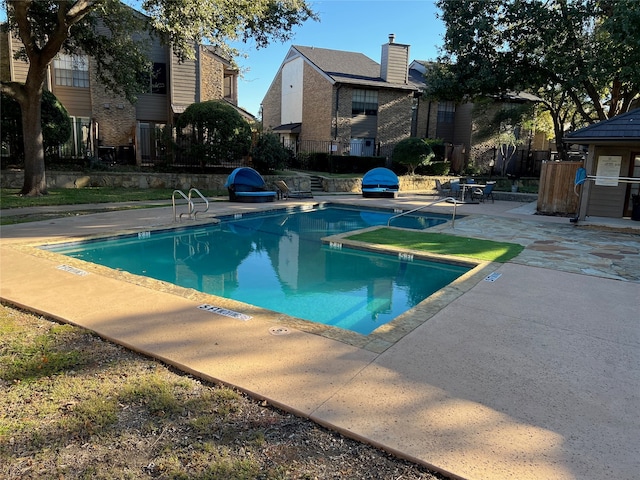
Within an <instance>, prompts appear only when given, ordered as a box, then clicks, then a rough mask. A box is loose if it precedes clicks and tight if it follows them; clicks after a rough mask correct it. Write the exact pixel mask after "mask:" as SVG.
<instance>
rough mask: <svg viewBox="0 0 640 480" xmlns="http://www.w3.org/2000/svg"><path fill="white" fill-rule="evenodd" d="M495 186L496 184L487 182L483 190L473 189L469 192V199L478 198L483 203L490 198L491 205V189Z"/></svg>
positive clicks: (492, 200) (492, 201)
mask: <svg viewBox="0 0 640 480" xmlns="http://www.w3.org/2000/svg"><path fill="white" fill-rule="evenodd" d="M495 186H496V182H487V184H486V185H485V186H484V187H483V188H474V189H473V190H472V191H471V198H472V199H473V198H475V197H478V199H479V200H480V201H481V202H484V201H485V200H486V199H487V198H489V197H491V203H494V199H493V188H494V187H495Z"/></svg>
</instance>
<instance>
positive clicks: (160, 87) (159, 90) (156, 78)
mask: <svg viewBox="0 0 640 480" xmlns="http://www.w3.org/2000/svg"><path fill="white" fill-rule="evenodd" d="M151 93H155V94H158V95H166V94H167V64H166V63H154V64H153V74H152V76H151Z"/></svg>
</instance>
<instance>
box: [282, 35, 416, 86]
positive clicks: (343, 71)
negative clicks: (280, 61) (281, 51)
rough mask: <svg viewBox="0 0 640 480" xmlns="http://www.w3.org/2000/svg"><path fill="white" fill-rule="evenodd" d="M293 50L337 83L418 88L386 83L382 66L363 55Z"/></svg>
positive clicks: (300, 48)
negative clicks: (382, 76) (381, 72)
mask: <svg viewBox="0 0 640 480" xmlns="http://www.w3.org/2000/svg"><path fill="white" fill-rule="evenodd" d="M293 48H295V49H296V50H297V51H298V52H300V53H301V54H302V55H304V56H305V57H306V58H307V60H309V61H310V62H311V63H313V64H314V65H315V66H316V67H318V68H319V69H320V70H322V71H323V72H324V73H325V74H326V75H328V76H330V77H331V78H333V79H334V80H335V81H336V82H341V83H351V84H356V85H367V86H372V87H373V86H376V87H388V88H401V89H408V90H415V89H416V88H417V87H416V86H415V85H414V84H413V83H410V84H402V83H400V84H398V83H389V82H385V81H384V80H383V79H382V78H381V77H380V64H379V63H377V62H375V61H373V60H371V59H370V58H369V57H367V56H366V55H364V54H362V53H358V52H345V51H343V50H331V49H328V48H317V47H304V46H300V45H294V46H293Z"/></svg>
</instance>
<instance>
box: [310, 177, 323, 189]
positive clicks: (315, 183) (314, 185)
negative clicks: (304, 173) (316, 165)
mask: <svg viewBox="0 0 640 480" xmlns="http://www.w3.org/2000/svg"><path fill="white" fill-rule="evenodd" d="M311 191H312V192H322V191H324V189H323V188H322V180H321V179H320V177H316V176H314V175H312V176H311Z"/></svg>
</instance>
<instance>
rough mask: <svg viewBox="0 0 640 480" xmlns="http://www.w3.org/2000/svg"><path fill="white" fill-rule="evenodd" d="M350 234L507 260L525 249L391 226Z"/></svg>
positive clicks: (383, 242)
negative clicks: (396, 228) (398, 228)
mask: <svg viewBox="0 0 640 480" xmlns="http://www.w3.org/2000/svg"><path fill="white" fill-rule="evenodd" d="M346 238H348V239H349V240H358V241H360V242H367V243H376V244H380V245H390V246H394V247H398V248H408V249H411V250H418V251H424V252H430V253H436V254H439V255H452V256H456V257H465V258H473V259H475V260H482V261H489V262H507V261H509V260H511V259H512V258H514V257H515V256H517V255H518V254H519V253H520V252H521V251H522V250H524V247H523V246H522V245H518V244H516V243H506V242H494V241H492V240H479V239H476V238H468V237H458V236H456V235H447V234H445V233H427V232H419V231H415V232H410V231H406V230H395V229H391V228H380V229H378V230H372V231H370V232H365V233H358V234H356V235H351V236H349V237H346Z"/></svg>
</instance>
